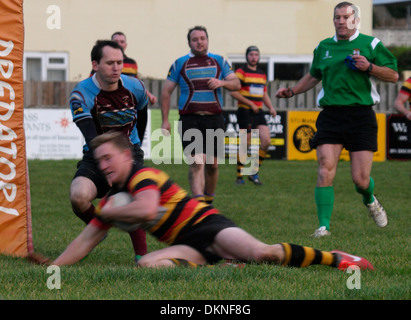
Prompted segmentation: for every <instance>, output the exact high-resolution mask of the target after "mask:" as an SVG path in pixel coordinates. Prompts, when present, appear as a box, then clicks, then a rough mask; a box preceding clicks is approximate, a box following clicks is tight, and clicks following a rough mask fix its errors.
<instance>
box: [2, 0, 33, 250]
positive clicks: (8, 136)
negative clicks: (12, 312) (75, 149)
mask: <svg viewBox="0 0 411 320" xmlns="http://www.w3.org/2000/svg"><path fill="white" fill-rule="evenodd" d="M23 50H24V22H23V0H7V1H0V191H1V192H0V254H7V255H13V256H19V257H26V256H27V255H28V254H29V253H32V251H33V244H32V231H31V205H30V185H29V179H28V166H27V158H26V141H25V134H24V90H23Z"/></svg>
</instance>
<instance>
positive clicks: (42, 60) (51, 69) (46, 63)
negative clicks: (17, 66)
mask: <svg viewBox="0 0 411 320" xmlns="http://www.w3.org/2000/svg"><path fill="white" fill-rule="evenodd" d="M23 79H24V81H68V53H67V52H24V59H23Z"/></svg>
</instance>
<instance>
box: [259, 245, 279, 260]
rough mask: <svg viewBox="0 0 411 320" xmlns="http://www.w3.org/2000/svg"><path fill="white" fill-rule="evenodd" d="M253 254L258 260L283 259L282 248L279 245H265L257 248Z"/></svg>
mask: <svg viewBox="0 0 411 320" xmlns="http://www.w3.org/2000/svg"><path fill="white" fill-rule="evenodd" d="M253 254H254V259H255V260H256V261H257V262H272V263H278V262H279V261H281V259H282V256H281V255H282V249H281V247H279V246H277V245H263V246H261V247H258V248H256V249H255V250H254V253H253Z"/></svg>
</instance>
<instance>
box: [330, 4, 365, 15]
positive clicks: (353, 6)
mask: <svg viewBox="0 0 411 320" xmlns="http://www.w3.org/2000/svg"><path fill="white" fill-rule="evenodd" d="M344 7H351V9H352V11H353V12H354V18H356V19H357V18H358V17H359V14H360V10H359V8H358V7H357V6H356V5H355V4H352V3H351V2H348V1H343V2H340V3H338V4H337V5H336V6H335V7H334V16H335V10H337V9H340V8H344Z"/></svg>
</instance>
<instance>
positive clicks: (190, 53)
mask: <svg viewBox="0 0 411 320" xmlns="http://www.w3.org/2000/svg"><path fill="white" fill-rule="evenodd" d="M209 53H210V51H207V54H206V55H207V56H208V54H209ZM188 55H189V56H190V58H192V57H195V55H194V53H193V51H191V50H190V52H189V53H188Z"/></svg>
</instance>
